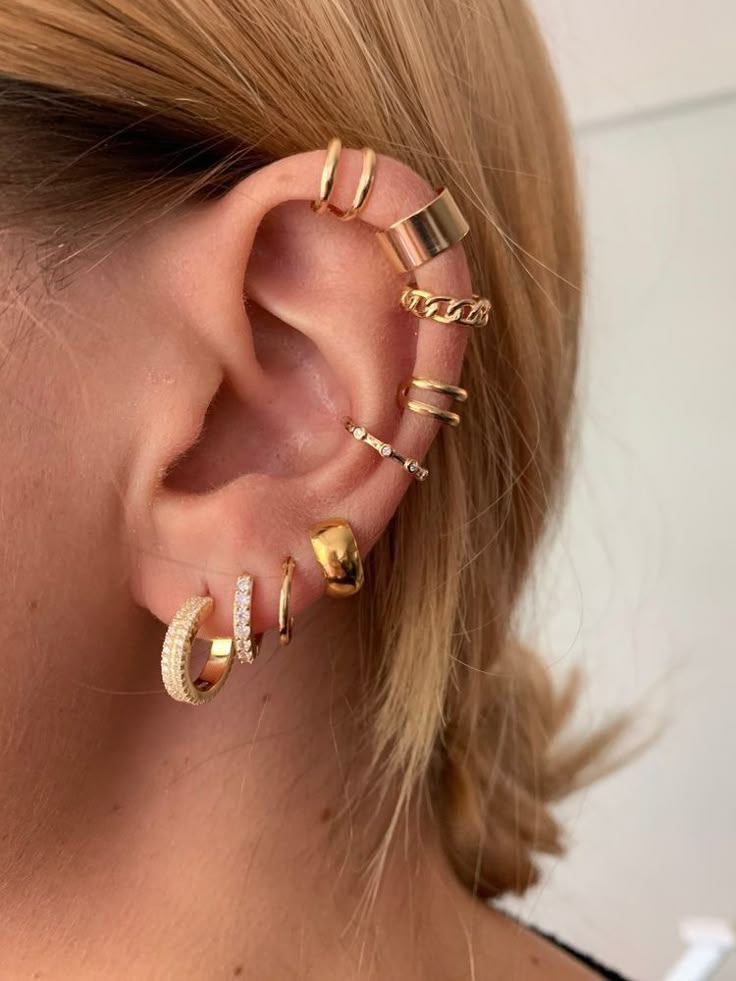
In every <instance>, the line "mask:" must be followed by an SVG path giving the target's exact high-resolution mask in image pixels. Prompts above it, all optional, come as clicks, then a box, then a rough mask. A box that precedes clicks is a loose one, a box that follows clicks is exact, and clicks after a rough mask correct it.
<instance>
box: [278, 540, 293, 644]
mask: <svg viewBox="0 0 736 981" xmlns="http://www.w3.org/2000/svg"><path fill="white" fill-rule="evenodd" d="M295 568H296V562H295V561H294V559H293V558H292V557H291V556H290V555H288V556H287V557H286V558H285V559H284V561H283V562H282V563H281V571H282V573H283V575H284V578H283V580H282V582H281V592H280V593H279V642H280V643H281V644H283V645H284V646H285V645H286V644H290V643H291V635H292V632H293V629H294V617H293V616H291V615H290V613H289V609H290V606H291V584H292V581H293V579H294V569H295Z"/></svg>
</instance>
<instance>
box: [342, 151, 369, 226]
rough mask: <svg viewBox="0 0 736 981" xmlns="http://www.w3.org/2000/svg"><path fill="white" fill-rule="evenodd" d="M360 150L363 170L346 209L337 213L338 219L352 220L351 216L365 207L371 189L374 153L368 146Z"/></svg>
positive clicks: (355, 215) (353, 216) (355, 216)
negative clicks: (350, 202)
mask: <svg viewBox="0 0 736 981" xmlns="http://www.w3.org/2000/svg"><path fill="white" fill-rule="evenodd" d="M362 152H363V170H362V171H361V174H360V180H359V181H358V189H357V190H356V192H355V197H354V198H353V203H352V205H351V206H350V207H349V208H348V210H347V211H343V213H342V214H338V215H337V217H338V218H339V219H340V221H352V220H353V218H357V217H358V214H359V213H360V211H361V209H362V208H364V207H365V204H366V201H367V200H368V196H369V194H370V193H371V190H372V189H373V181H374V179H375V176H376V154H375V151H373V150H371V148H370V147H369V146H364V147H363V151H362Z"/></svg>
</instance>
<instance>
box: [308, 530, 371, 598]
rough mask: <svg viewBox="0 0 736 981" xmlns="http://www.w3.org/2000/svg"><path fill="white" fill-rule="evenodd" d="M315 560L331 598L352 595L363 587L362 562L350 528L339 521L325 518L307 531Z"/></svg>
mask: <svg viewBox="0 0 736 981" xmlns="http://www.w3.org/2000/svg"><path fill="white" fill-rule="evenodd" d="M309 538H310V541H311V542H312V548H313V550H314V555H315V558H316V559H317V562H319V564H320V565H321V566H322V571H323V573H324V576H325V593H326V595H327V596H330V597H332V598H333V599H342V598H343V597H347V596H354V595H355V594H356V593H357V592H358V591H359V590H360V589H361V587H362V586H363V582H364V575H363V562H362V560H361V558H360V551H359V550H358V543H357V542H356V540H355V535H354V534H353V529H352V528H351V527H350V525H349V524H348V523H347V521H345V520H344V519H343V518H326V519H325V520H324V521H320V522H319V523H318V524H316V525H312V527H311V529H310V531H309Z"/></svg>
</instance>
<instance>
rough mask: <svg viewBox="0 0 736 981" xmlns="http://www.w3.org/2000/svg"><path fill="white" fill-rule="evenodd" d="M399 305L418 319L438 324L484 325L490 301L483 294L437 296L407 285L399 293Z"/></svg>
mask: <svg viewBox="0 0 736 981" xmlns="http://www.w3.org/2000/svg"><path fill="white" fill-rule="evenodd" d="M399 303H400V304H401V306H402V307H403V308H404V310H406V311H407V312H408V313H413V314H414V316H415V317H418V318H419V319H420V320H434V321H436V322H437V323H438V324H458V325H459V326H461V327H485V326H486V324H487V323H488V317H489V315H490V312H491V301H490V300H487V299H486V298H485V297H483V296H476V295H475V294H474V295H473V296H472V297H467V298H464V299H460V300H456V299H455V298H454V297H452V296H439V295H438V294H436V293H429V292H428V291H427V290H420V289H418V288H417V287H416V286H407V287H406V289H404V290H403V291H402V293H401V299H400V300H399Z"/></svg>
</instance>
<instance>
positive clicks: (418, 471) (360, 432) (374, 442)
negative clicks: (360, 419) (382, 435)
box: [342, 416, 429, 480]
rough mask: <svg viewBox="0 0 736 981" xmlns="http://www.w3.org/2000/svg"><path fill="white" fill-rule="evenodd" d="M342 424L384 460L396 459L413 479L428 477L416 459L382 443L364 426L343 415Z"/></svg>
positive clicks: (427, 471)
mask: <svg viewBox="0 0 736 981" xmlns="http://www.w3.org/2000/svg"><path fill="white" fill-rule="evenodd" d="M342 424H343V426H344V427H345V428H346V429H347V431H348V432H349V433H350V434H351V435H352V436H353V437H354V438H355V439H357V440H358V441H359V442H361V443H367V444H368V446H370V447H372V449H374V450H375V451H376V453H378V454H379V455H380V456H382V457H383V458H384V459H385V460H396V462H397V463H400V464H401V466H402V467H403V468H404V470H406V472H407V473H409V474H411V476H412V477H413V478H414V480H426V479H427V477H429V470H425V468H424V467H423V466H421V464H420V463H419V461H418V460H413V459H411V457H405V456H402V455H401V453H397V452H396V450H395V449H394V448H393V446H392V445H391V444H390V443H384V442H383V440H380V439H378V437H377V436H373V435H372V434H371V433H369V432H368V430H367V429H365V427H363V426H358V425H357V424H356V423H354V422H353V420H352V419H349V418H348V417H347V416H345V418H344V419H343V421H342Z"/></svg>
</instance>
